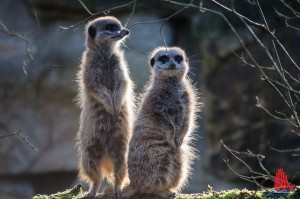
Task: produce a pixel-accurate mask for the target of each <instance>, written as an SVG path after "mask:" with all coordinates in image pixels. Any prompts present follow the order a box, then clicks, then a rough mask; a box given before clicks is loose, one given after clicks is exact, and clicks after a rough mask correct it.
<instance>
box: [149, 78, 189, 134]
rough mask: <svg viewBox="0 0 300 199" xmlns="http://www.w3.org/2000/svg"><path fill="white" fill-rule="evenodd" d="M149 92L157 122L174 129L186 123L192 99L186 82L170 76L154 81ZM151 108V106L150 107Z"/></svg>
mask: <svg viewBox="0 0 300 199" xmlns="http://www.w3.org/2000/svg"><path fill="white" fill-rule="evenodd" d="M153 85H154V86H153V88H152V89H151V91H150V92H149V94H150V95H149V98H150V100H149V102H152V103H153V104H152V108H153V111H152V114H153V118H154V119H155V120H156V121H155V122H159V123H160V122H161V124H162V125H163V126H164V127H165V128H168V129H172V130H174V131H176V130H179V129H180V128H181V126H182V125H184V124H185V120H186V117H187V115H188V113H189V111H190V110H189V107H190V99H189V97H190V96H189V93H188V92H187V89H186V85H185V82H184V81H182V80H180V81H179V80H177V79H175V78H170V79H167V80H164V81H159V82H158V81H154V83H153ZM149 108H150V107H149Z"/></svg>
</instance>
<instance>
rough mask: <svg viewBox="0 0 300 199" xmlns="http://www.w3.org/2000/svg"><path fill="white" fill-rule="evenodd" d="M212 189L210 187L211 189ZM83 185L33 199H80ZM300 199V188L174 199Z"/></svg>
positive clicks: (104, 198) (148, 198)
mask: <svg viewBox="0 0 300 199" xmlns="http://www.w3.org/2000/svg"><path fill="white" fill-rule="evenodd" d="M209 188H210V187H209ZM83 193H84V192H83V191H82V189H81V185H77V186H76V187H74V188H72V189H68V190H66V191H64V192H59V193H56V194H52V195H49V196H47V195H36V196H34V197H33V199H80V198H81V197H82V195H83ZM109 198H110V197H107V196H103V195H98V196H97V197H96V198H95V199H109ZM131 198H143V199H159V198H160V197H157V196H150V195H142V196H136V197H131ZM250 198H251V199H270V198H281V199H299V198H300V186H299V187H296V188H295V191H294V192H284V191H274V190H273V189H265V190H259V191H249V190H247V189H243V190H238V189H232V190H228V191H220V192H216V191H214V190H213V189H212V188H210V190H208V191H206V192H203V193H196V194H178V195H177V196H176V197H174V199H250Z"/></svg>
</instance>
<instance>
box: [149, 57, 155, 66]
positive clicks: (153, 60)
mask: <svg viewBox="0 0 300 199" xmlns="http://www.w3.org/2000/svg"><path fill="white" fill-rule="evenodd" d="M154 64H155V59H154V57H152V58H151V59H150V65H151V66H152V67H153V66H154Z"/></svg>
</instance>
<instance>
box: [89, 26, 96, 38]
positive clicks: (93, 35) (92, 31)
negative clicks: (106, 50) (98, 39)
mask: <svg viewBox="0 0 300 199" xmlns="http://www.w3.org/2000/svg"><path fill="white" fill-rule="evenodd" d="M88 33H89V36H90V37H91V38H92V39H94V38H95V36H96V28H95V27H94V26H90V27H89V29H88Z"/></svg>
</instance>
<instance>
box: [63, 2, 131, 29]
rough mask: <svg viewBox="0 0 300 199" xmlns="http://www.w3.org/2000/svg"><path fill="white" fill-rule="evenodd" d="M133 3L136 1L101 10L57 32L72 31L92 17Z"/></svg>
mask: <svg viewBox="0 0 300 199" xmlns="http://www.w3.org/2000/svg"><path fill="white" fill-rule="evenodd" d="M135 2H136V0H134V1H130V2H129V3H126V4H122V5H119V6H115V7H112V8H109V9H106V10H103V11H100V12H96V13H92V15H90V16H89V17H87V18H85V19H83V20H81V21H80V22H78V23H76V24H73V25H71V26H67V27H64V26H59V28H60V29H59V31H63V30H69V29H74V28H76V27H78V26H79V25H82V24H84V23H85V22H87V21H89V20H90V19H92V18H94V17H97V16H99V15H101V14H105V13H107V12H110V11H111V10H116V9H119V8H123V7H126V6H129V5H131V4H133V3H135Z"/></svg>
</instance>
